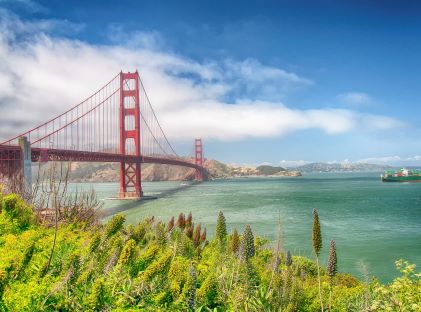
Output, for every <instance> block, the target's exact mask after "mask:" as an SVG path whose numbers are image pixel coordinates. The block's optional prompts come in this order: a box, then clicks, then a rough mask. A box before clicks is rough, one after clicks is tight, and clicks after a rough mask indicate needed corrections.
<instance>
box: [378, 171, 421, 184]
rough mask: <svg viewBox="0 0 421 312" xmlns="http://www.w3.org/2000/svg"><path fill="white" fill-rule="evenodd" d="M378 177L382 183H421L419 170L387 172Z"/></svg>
mask: <svg viewBox="0 0 421 312" xmlns="http://www.w3.org/2000/svg"><path fill="white" fill-rule="evenodd" d="M380 177H381V179H382V181H383V182H421V170H419V169H415V170H409V169H405V168H402V169H400V170H397V171H393V170H387V171H385V172H384V174H382V175H381V176H380Z"/></svg>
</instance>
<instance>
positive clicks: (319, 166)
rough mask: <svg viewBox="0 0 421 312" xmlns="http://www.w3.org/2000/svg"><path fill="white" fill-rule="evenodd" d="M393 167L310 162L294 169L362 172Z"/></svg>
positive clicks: (303, 170) (302, 170)
mask: <svg viewBox="0 0 421 312" xmlns="http://www.w3.org/2000/svg"><path fill="white" fill-rule="evenodd" d="M391 168H392V167H390V166H386V165H375V164H367V163H332V164H331V163H310V164H306V165H302V166H298V167H294V168H293V169H294V170H298V171H301V172H361V171H366V172H368V171H384V170H387V169H391Z"/></svg>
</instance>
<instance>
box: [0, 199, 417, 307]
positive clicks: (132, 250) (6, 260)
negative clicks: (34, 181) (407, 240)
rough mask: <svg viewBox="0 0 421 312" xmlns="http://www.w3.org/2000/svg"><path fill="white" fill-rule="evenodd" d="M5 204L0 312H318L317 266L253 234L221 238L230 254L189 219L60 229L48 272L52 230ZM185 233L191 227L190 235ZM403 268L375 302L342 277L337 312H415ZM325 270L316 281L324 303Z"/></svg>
mask: <svg viewBox="0 0 421 312" xmlns="http://www.w3.org/2000/svg"><path fill="white" fill-rule="evenodd" d="M4 200H5V201H6V203H7V207H6V209H5V208H4V207H5V203H4V202H3V204H2V207H3V208H2V210H1V213H0V311H2V312H3V311H5V312H6V311H7V312H8V311H111V310H113V311H189V310H191V311H193V310H194V309H196V311H305V312H310V311H320V302H319V295H318V294H319V292H318V280H317V265H316V264H315V263H314V262H313V261H311V260H309V259H307V258H304V257H298V256H293V255H291V254H290V253H289V252H287V253H286V255H284V254H283V253H281V254H279V253H277V252H275V250H274V249H273V247H272V246H271V245H270V244H269V243H268V241H267V240H266V239H262V238H260V237H259V236H256V237H254V235H253V233H252V230H251V228H250V226H246V227H245V230H244V233H243V235H242V239H241V240H240V237H239V235H238V233H237V232H236V231H234V232H233V234H231V235H227V234H226V233H225V238H224V239H223V241H225V242H229V246H230V248H229V249H228V248H227V250H226V251H225V250H221V249H220V243H221V241H220V238H221V237H224V235H223V234H224V230H223V229H224V228H225V230H226V227H224V226H222V227H220V228H221V229H222V231H220V234H221V233H222V236H219V238H218V237H215V238H214V239H212V240H210V242H207V241H206V234H205V235H204V234H203V233H206V232H205V229H203V227H202V226H200V225H199V224H198V225H197V226H195V227H194V228H193V220H191V221H189V223H190V224H189V225H188V226H187V225H186V218H185V217H184V215H183V216H182V217H181V218H179V220H180V219H182V222H178V221H177V222H176V224H174V225H173V222H174V221H171V220H170V222H169V223H170V226H168V224H165V223H162V222H157V221H155V220H154V219H153V218H152V219H146V220H143V221H141V222H140V223H139V224H137V225H135V226H125V225H124V220H125V218H124V216H122V215H116V216H114V217H113V218H112V219H111V220H110V221H109V222H108V223H107V224H104V225H99V226H95V227H91V228H86V227H80V226H75V225H72V224H61V225H60V226H59V228H58V231H57V238H56V248H55V252H54V254H53V257H52V259H51V264H50V265H49V266H48V268H47V266H46V264H47V262H48V257H49V253H50V250H51V245H52V242H53V238H54V229H53V228H49V227H46V226H44V225H37V224H36V223H35V219H34V218H33V214H32V213H31V209H30V207H29V206H25V204H24V203H23V202H22V201H21V200H20V199H19V198H18V197H16V196H14V195H6V196H5V197H4ZM0 201H2V199H1V198H0ZM16 209H17V210H16ZM16 211H19V213H18V214H16V213H15V212H16ZM188 219H190V218H188ZM224 222H225V220H224ZM221 224H222V223H221ZM181 225H182V226H181ZM185 229H193V230H192V233H193V235H192V236H191V237H190V236H189V235H190V234H189V235H188V233H187V231H186V230H185ZM189 231H190V230H189ZM163 237H164V238H163ZM240 241H241V242H240ZM233 246H234V247H233ZM235 246H237V247H235ZM240 246H241V247H240ZM239 250H241V251H244V258H239V257H238V252H239ZM244 259H246V261H244ZM277 259H278V260H277ZM273 264H275V268H274V265H273ZM397 266H398V269H399V270H400V271H401V273H402V276H401V277H398V278H396V279H395V280H394V281H392V282H391V283H390V284H388V285H381V284H380V283H378V282H376V281H374V282H372V283H371V284H370V285H369V288H368V289H369V291H370V294H369V296H365V291H366V289H365V287H364V285H363V284H362V283H361V282H359V281H358V280H357V279H355V278H354V277H352V276H350V275H347V274H342V273H336V275H335V276H334V277H335V283H334V284H333V285H332V294H333V296H332V309H331V311H366V312H368V311H419V307H420V302H421V298H420V294H421V284H420V277H421V275H420V274H416V273H415V266H414V265H409V264H408V263H406V262H404V261H402V260H400V261H398V262H397ZM329 272H332V271H329V270H324V269H322V270H321V274H320V275H321V287H322V289H323V296H324V297H323V300H325V301H327V299H328V297H327V296H328V293H329V292H328V289H329V287H330V286H329V280H330V275H329ZM367 298H368V299H367ZM367 300H368V302H367ZM365 307H367V308H365Z"/></svg>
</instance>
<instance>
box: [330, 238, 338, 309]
mask: <svg viewBox="0 0 421 312" xmlns="http://www.w3.org/2000/svg"><path fill="white" fill-rule="evenodd" d="M337 265H338V264H337V258H336V245H335V241H334V240H331V241H330V248H329V259H328V261H327V274H328V275H329V311H332V286H333V278H334V276H335V275H336V273H337V271H338V268H337Z"/></svg>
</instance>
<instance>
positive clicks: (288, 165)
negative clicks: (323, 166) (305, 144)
mask: <svg viewBox="0 0 421 312" xmlns="http://www.w3.org/2000/svg"><path fill="white" fill-rule="evenodd" d="M312 162H313V161H308V160H285V159H283V160H281V161H280V162H279V166H281V167H285V168H291V167H298V166H304V165H306V164H310V163H312Z"/></svg>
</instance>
